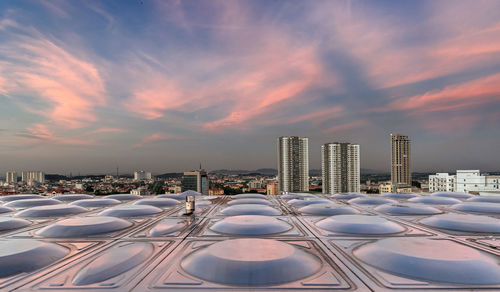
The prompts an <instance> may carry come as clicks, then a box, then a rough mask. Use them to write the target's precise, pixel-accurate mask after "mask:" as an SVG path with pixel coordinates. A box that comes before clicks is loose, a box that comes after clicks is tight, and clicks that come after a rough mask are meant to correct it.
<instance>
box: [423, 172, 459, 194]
mask: <svg viewBox="0 0 500 292" xmlns="http://www.w3.org/2000/svg"><path fill="white" fill-rule="evenodd" d="M456 178H457V176H456V175H449V174H448V173H436V174H434V175H429V191H430V192H454V191H455V181H456Z"/></svg>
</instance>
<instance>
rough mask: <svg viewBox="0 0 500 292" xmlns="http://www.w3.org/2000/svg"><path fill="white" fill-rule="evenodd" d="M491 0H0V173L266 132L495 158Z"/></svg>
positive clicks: (256, 162)
mask: <svg viewBox="0 0 500 292" xmlns="http://www.w3.org/2000/svg"><path fill="white" fill-rule="evenodd" d="M499 10H500V3H499V2H498V1H415V2H408V1H404V2H396V3H395V2H394V1H365V2H361V1H340V2H337V1H307V2H306V1H297V2H295V1H273V2H272V3H269V1H206V2H199V3H197V4H196V5H195V4H193V3H190V2H181V1H102V2H97V1H96V2H83V1H81V2H76V1H4V2H2V3H0V139H1V141H2V142H1V143H0V161H2V164H1V165H0V173H2V176H3V174H5V173H6V171H10V170H14V171H16V172H17V173H18V174H19V173H20V172H21V171H23V170H41V171H44V172H46V173H62V174H64V173H68V174H69V173H70V172H72V173H73V174H77V173H82V174H92V173H115V169H116V167H117V166H119V168H120V172H123V173H132V172H133V171H134V170H137V169H145V170H148V171H151V172H153V173H164V172H183V171H185V170H188V169H194V168H196V167H197V165H198V164H199V163H200V162H201V163H202V164H203V166H204V168H206V169H208V170H214V169H258V168H276V165H277V159H276V154H275V152H276V151H275V149H276V146H275V143H276V138H277V137H279V136H299V137H308V138H309V161H310V163H309V165H310V168H311V169H320V168H321V151H320V147H321V145H323V144H325V143H329V142H332V141H349V142H351V143H355V144H359V145H360V147H361V148H362V149H363V151H361V157H360V161H361V168H363V169H374V170H378V171H384V172H389V171H390V164H389V163H388V161H390V153H389V151H387V149H388V147H389V144H388V141H387V136H388V135H389V134H390V133H404V134H405V135H408V136H409V137H411V140H412V171H414V172H450V171H452V170H455V169H481V171H483V172H488V171H498V170H499V169H498V165H500V156H498V155H496V153H497V151H498V150H497V145H498V144H499V143H500V127H498V124H500V25H499V24H500V15H498V13H496V12H497V11H499Z"/></svg>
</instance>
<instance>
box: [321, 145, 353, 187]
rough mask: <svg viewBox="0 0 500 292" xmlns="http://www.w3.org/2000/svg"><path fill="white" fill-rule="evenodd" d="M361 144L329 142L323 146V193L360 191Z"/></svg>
mask: <svg viewBox="0 0 500 292" xmlns="http://www.w3.org/2000/svg"><path fill="white" fill-rule="evenodd" d="M359 168H360V163H359V145H357V144H350V143H327V144H324V145H322V146H321V171H322V179H323V193H324V194H335V193H347V192H359V191H360V170H359Z"/></svg>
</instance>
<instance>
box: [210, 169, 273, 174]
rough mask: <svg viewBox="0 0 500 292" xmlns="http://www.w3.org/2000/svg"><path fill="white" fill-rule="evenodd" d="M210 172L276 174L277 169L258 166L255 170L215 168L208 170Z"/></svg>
mask: <svg viewBox="0 0 500 292" xmlns="http://www.w3.org/2000/svg"><path fill="white" fill-rule="evenodd" d="M210 173H212V174H239V175H242V174H263V175H276V174H278V170H276V169H274V168H259V169H256V170H244V169H217V170H212V171H210Z"/></svg>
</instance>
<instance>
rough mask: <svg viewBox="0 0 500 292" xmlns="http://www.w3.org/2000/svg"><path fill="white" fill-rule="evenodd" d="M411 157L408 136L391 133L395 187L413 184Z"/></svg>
mask: <svg viewBox="0 0 500 292" xmlns="http://www.w3.org/2000/svg"><path fill="white" fill-rule="evenodd" d="M410 159H411V152H410V140H409V139H408V136H405V135H401V134H391V182H392V185H393V186H394V187H398V186H411V171H410Z"/></svg>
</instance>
